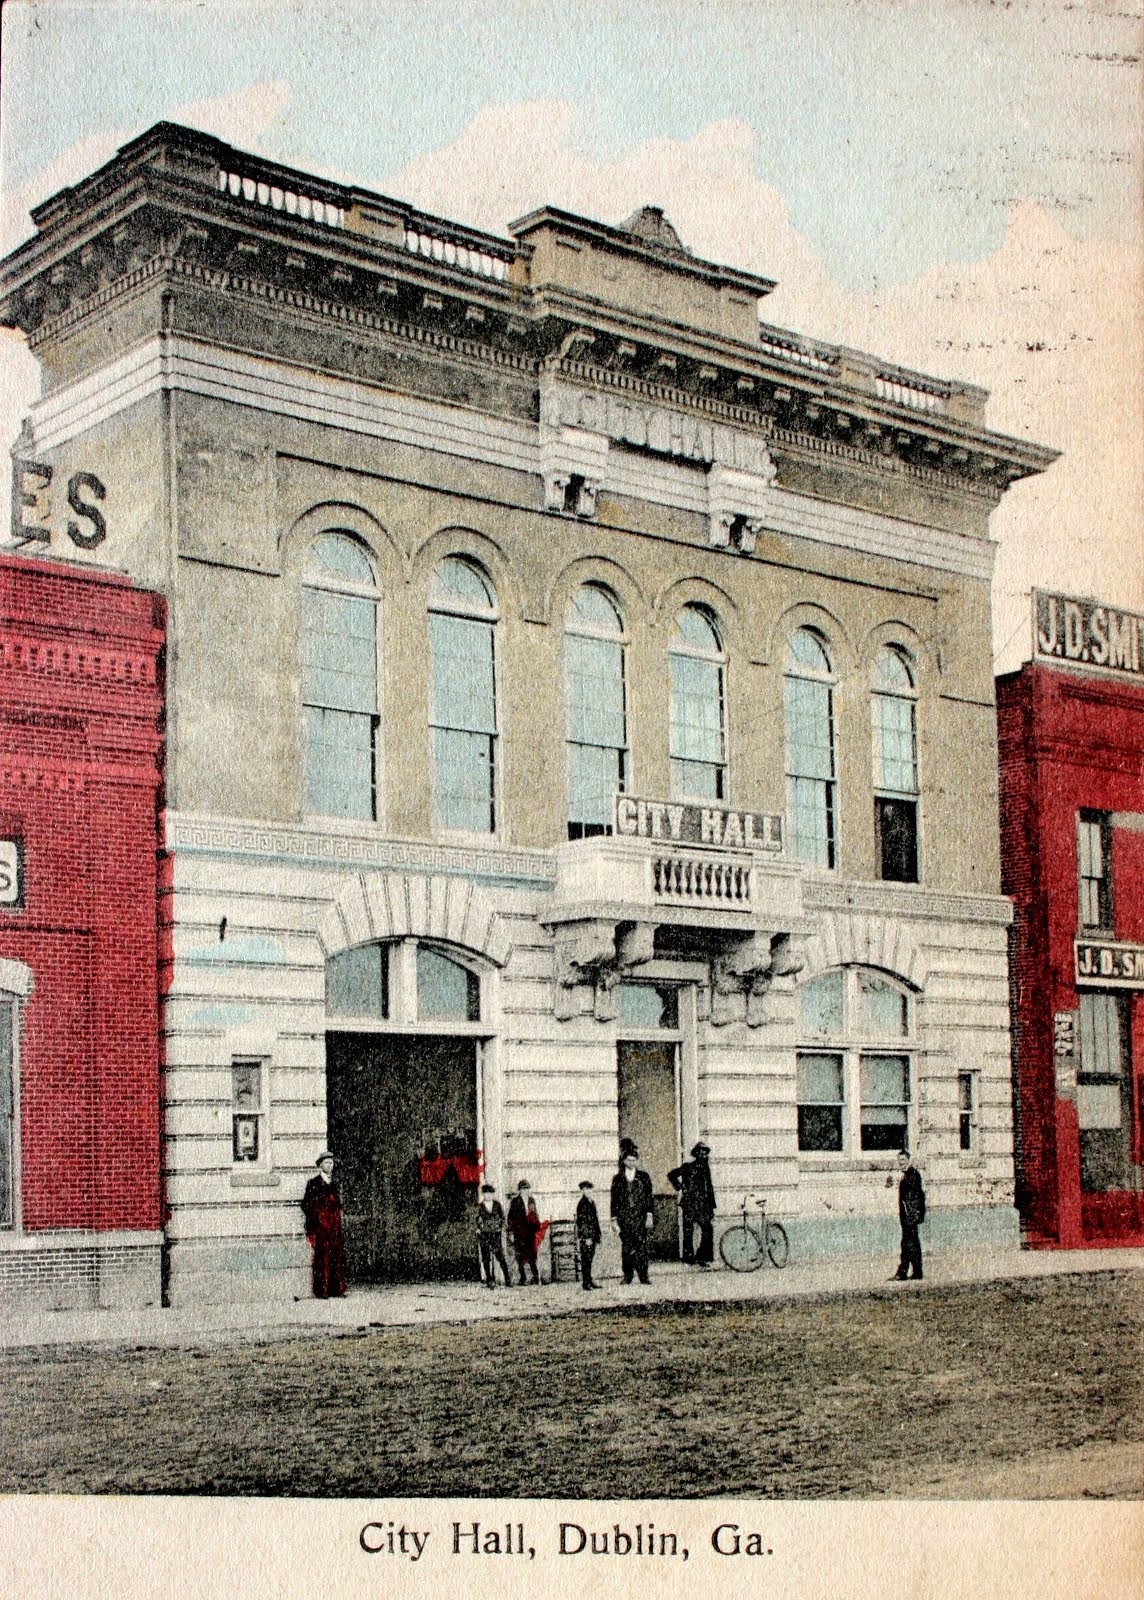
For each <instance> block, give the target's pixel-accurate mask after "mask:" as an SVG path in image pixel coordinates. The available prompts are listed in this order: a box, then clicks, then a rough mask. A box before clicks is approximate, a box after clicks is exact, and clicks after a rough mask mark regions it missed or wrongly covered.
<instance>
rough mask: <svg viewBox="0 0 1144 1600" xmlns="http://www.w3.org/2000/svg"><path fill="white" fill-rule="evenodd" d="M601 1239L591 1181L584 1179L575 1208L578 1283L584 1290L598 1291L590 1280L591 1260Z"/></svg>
mask: <svg viewBox="0 0 1144 1600" xmlns="http://www.w3.org/2000/svg"><path fill="white" fill-rule="evenodd" d="M600 1239H601V1233H600V1217H599V1214H598V1212H597V1211H596V1202H595V1200H593V1198H592V1183H591V1180H590V1179H588V1178H585V1179H584V1180H583V1182H582V1183H581V1185H580V1202H579V1204H578V1205H577V1207H576V1243H577V1245H578V1246H579V1249H580V1282H581V1283H582V1284H583V1286H584V1288H585V1289H598V1288H599V1287H600V1285H599V1284H598V1283H596V1282H595V1281H594V1280H593V1278H592V1258H593V1256H594V1255H595V1254H596V1246H597V1245H598V1244H599V1242H600Z"/></svg>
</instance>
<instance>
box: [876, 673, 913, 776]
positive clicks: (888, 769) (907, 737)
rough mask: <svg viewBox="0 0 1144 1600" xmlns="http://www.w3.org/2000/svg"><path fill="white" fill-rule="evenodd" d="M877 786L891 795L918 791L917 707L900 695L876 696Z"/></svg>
mask: <svg viewBox="0 0 1144 1600" xmlns="http://www.w3.org/2000/svg"><path fill="white" fill-rule="evenodd" d="M872 710H873V718H874V786H875V788H876V789H878V790H880V791H885V792H886V793H888V794H898V795H916V794H917V792H918V730H917V708H916V707H915V705H914V702H913V701H912V700H907V699H905V698H904V697H903V696H901V695H892V694H875V695H874V696H873V697H872Z"/></svg>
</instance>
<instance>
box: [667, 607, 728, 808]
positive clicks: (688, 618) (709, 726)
mask: <svg viewBox="0 0 1144 1600" xmlns="http://www.w3.org/2000/svg"><path fill="white" fill-rule="evenodd" d="M669 661H670V666H671V792H672V794H673V795H675V796H676V797H680V798H683V797H686V798H688V799H694V800H725V799H726V798H727V734H726V719H725V713H724V705H723V672H724V666H725V662H726V657H725V655H724V653H723V641H722V639H721V638H720V637H719V628H718V625H717V624H716V621H715V618H714V617H713V616H712V614H711V612H710V611H708V609H707V607H706V606H698V605H688V606H684V608H683V610H682V611H681V612H680V613H679V615H678V617H677V618H676V619H675V633H674V634H673V635H672V640H671V650H670V656H669Z"/></svg>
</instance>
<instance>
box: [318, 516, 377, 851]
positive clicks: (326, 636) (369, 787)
mask: <svg viewBox="0 0 1144 1600" xmlns="http://www.w3.org/2000/svg"><path fill="white" fill-rule="evenodd" d="M302 632H303V638H304V656H303V668H302V701H303V706H304V709H305V716H306V809H307V810H308V811H311V812H315V813H317V814H318V815H320V816H327V817H360V818H364V819H367V820H371V819H373V818H375V817H376V816H377V751H376V743H377V726H378V715H377V582H376V579H375V577H374V571H373V564H372V562H371V561H370V558H369V556H368V555H367V554H366V552H365V550H364V549H363V548H362V546H361V545H360V544H359V543H358V542H357V540H356V539H353V538H351V537H350V535H349V534H346V533H322V534H319V535H318V537H317V538H316V539H315V540H314V542H313V543H312V544H311V546H310V550H309V555H308V557H307V560H306V567H305V571H304V573H303V578H302Z"/></svg>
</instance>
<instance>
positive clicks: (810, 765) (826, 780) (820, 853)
mask: <svg viewBox="0 0 1144 1600" xmlns="http://www.w3.org/2000/svg"><path fill="white" fill-rule="evenodd" d="M783 694H784V701H785V710H786V760H787V809H788V811H789V813H790V838H791V847H792V849H793V852H794V854H795V855H796V856H797V858H798V859H799V860H800V861H810V862H813V863H814V864H815V865H816V866H819V867H833V866H834V865H835V862H836V853H837V846H836V767H835V749H834V668H833V664H832V662H831V659H830V655H829V653H828V651H827V648H826V641H825V640H824V639H823V638H822V636H821V635H820V634H819V633H818V632H817V631H816V630H815V629H813V628H799V629H798V630H797V632H796V633H794V634H793V635H792V636H791V640H790V644H789V646H788V649H787V660H786V674H785V676H784V678H783Z"/></svg>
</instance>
